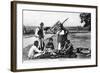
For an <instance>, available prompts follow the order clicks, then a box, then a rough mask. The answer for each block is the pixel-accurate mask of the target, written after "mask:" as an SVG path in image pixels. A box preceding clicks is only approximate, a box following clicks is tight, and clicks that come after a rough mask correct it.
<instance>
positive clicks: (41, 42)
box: [38, 22, 45, 51]
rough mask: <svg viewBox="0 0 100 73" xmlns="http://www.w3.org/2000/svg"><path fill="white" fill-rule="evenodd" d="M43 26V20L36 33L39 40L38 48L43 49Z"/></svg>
mask: <svg viewBox="0 0 100 73" xmlns="http://www.w3.org/2000/svg"><path fill="white" fill-rule="evenodd" d="M43 26H44V23H43V22H41V24H40V29H39V31H38V35H39V40H40V47H39V48H40V50H42V51H43V50H44V46H45V44H44V35H45V33H44V28H43Z"/></svg>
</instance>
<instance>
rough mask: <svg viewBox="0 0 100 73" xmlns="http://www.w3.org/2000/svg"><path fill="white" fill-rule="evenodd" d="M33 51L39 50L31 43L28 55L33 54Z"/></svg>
mask: <svg viewBox="0 0 100 73" xmlns="http://www.w3.org/2000/svg"><path fill="white" fill-rule="evenodd" d="M33 51H35V52H38V53H39V52H41V51H40V50H39V49H38V48H37V47H36V46H35V45H33V46H32V47H31V48H30V50H29V52H28V57H32V56H34V52H33Z"/></svg>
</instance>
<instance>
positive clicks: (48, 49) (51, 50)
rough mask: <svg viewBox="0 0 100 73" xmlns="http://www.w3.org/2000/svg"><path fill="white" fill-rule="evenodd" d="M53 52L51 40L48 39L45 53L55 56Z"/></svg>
mask: <svg viewBox="0 0 100 73" xmlns="http://www.w3.org/2000/svg"><path fill="white" fill-rule="evenodd" d="M53 50H54V45H53V39H52V38H49V42H48V43H47V45H46V49H45V52H49V53H50V54H53V55H55V53H54V51H53Z"/></svg>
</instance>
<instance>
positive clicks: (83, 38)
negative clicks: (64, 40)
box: [23, 32, 91, 60]
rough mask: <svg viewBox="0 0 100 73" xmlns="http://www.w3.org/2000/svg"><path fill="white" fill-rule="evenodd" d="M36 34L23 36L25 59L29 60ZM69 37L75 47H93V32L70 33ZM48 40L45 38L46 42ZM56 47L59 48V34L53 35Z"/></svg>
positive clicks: (49, 35)
mask: <svg viewBox="0 0 100 73" xmlns="http://www.w3.org/2000/svg"><path fill="white" fill-rule="evenodd" d="M52 35H53V34H47V35H46V37H45V38H48V37H51V36H52ZM34 39H35V38H34V35H25V36H23V60H27V54H28V51H29V49H30V47H31V46H32V45H33V43H34ZM68 39H69V40H70V41H71V43H72V44H73V47H74V49H76V48H79V47H82V48H89V49H91V33H90V32H87V33H69V35H68ZM47 42H48V40H45V44H46V43H47ZM53 43H54V47H55V49H57V35H55V36H54V37H53Z"/></svg>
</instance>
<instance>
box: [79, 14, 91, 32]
mask: <svg viewBox="0 0 100 73" xmlns="http://www.w3.org/2000/svg"><path fill="white" fill-rule="evenodd" d="M80 18H81V23H83V22H85V24H84V26H83V27H86V28H88V30H89V31H90V30H91V13H81V14H80Z"/></svg>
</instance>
